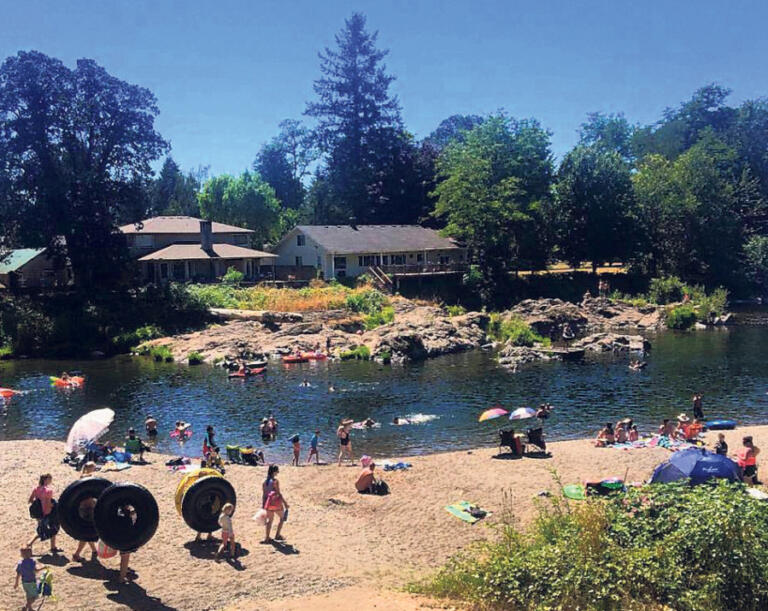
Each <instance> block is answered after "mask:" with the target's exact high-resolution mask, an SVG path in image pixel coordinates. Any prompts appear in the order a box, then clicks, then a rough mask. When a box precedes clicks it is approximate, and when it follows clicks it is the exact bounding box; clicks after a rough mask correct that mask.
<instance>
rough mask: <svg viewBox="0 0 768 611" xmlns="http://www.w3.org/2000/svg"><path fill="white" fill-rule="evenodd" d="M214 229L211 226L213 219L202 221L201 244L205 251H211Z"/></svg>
mask: <svg viewBox="0 0 768 611" xmlns="http://www.w3.org/2000/svg"><path fill="white" fill-rule="evenodd" d="M212 234H213V229H212V228H211V221H204V220H201V221H200V246H201V247H202V249H203V250H204V251H205V252H208V253H209V252H211V246H212V244H213V235H212Z"/></svg>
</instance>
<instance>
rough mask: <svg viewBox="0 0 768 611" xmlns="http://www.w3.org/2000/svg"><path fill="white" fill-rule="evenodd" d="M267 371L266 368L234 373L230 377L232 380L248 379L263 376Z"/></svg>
mask: <svg viewBox="0 0 768 611" xmlns="http://www.w3.org/2000/svg"><path fill="white" fill-rule="evenodd" d="M266 370H267V368H266V367H258V368H257V369H246V370H245V371H234V372H232V373H230V374H229V375H228V377H229V378H230V379H237V378H247V377H248V376H257V375H261V374H262V373H264V372H265V371H266Z"/></svg>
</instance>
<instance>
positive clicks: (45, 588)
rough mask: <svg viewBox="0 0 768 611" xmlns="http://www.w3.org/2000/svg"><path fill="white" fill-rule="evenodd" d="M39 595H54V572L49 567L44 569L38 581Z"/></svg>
mask: <svg viewBox="0 0 768 611" xmlns="http://www.w3.org/2000/svg"><path fill="white" fill-rule="evenodd" d="M37 594H38V596H53V573H51V571H50V570H49V569H43V572H42V573H40V579H39V580H38V582H37Z"/></svg>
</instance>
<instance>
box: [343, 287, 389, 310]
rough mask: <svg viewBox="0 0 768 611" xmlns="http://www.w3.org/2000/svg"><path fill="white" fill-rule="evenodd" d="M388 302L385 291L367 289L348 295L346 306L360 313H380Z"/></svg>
mask: <svg viewBox="0 0 768 611" xmlns="http://www.w3.org/2000/svg"><path fill="white" fill-rule="evenodd" d="M386 304H387V298H386V297H385V296H384V293H382V292H381V291H377V290H376V289H366V290H364V291H361V292H359V293H353V294H351V295H349V296H348V297H347V301H346V308H347V309H348V310H351V311H353V312H357V313H360V314H369V315H373V314H378V313H379V312H380V311H381V309H382V308H383V307H384V306H385V305H386Z"/></svg>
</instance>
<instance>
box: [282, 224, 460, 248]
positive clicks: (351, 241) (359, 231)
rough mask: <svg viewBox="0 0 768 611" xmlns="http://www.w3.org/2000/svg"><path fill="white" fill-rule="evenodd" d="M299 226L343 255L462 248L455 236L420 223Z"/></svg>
mask: <svg viewBox="0 0 768 611" xmlns="http://www.w3.org/2000/svg"><path fill="white" fill-rule="evenodd" d="M296 229H298V230H300V231H301V232H302V233H304V234H305V235H307V236H309V237H310V238H311V239H312V240H314V241H315V242H317V243H318V244H320V245H321V246H322V247H323V248H325V249H326V250H327V251H329V252H332V253H339V254H354V253H379V252H414V251H419V250H444V249H453V248H461V246H459V245H458V244H457V243H456V242H455V241H454V240H452V239H451V238H445V237H443V236H441V235H440V233H439V232H438V231H436V230H434V229H429V228H427V227H421V226H419V225H357V226H355V227H352V226H351V225H298V226H297V227H296Z"/></svg>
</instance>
